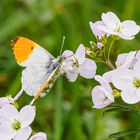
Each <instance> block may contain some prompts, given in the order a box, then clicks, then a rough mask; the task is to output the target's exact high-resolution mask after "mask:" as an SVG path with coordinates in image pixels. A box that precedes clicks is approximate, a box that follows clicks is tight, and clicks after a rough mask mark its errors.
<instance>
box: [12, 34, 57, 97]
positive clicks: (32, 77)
mask: <svg viewBox="0 0 140 140" xmlns="http://www.w3.org/2000/svg"><path fill="white" fill-rule="evenodd" d="M12 47H13V53H14V55H15V58H16V61H17V63H18V64H19V65H21V66H23V67H25V69H24V70H23V72H22V80H21V81H22V89H23V90H24V91H25V92H26V93H27V94H28V95H30V96H34V95H35V94H36V93H37V92H38V91H39V90H40V89H41V88H42V86H43V85H44V83H45V81H46V80H47V78H48V77H49V75H50V71H49V72H48V70H49V67H50V66H51V64H52V60H54V59H55V58H54V57H53V56H52V55H51V54H50V53H49V52H48V51H46V50H45V49H44V48H42V47H41V46H39V45H38V44H36V43H35V42H33V41H32V40H30V39H28V38H25V37H18V38H17V39H16V40H14V41H13V43H12Z"/></svg>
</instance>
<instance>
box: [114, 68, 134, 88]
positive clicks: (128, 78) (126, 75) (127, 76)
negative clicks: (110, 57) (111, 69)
mask: <svg viewBox="0 0 140 140" xmlns="http://www.w3.org/2000/svg"><path fill="white" fill-rule="evenodd" d="M132 78H133V71H132V70H129V69H126V68H121V69H119V70H117V71H115V73H114V74H113V76H112V83H113V85H114V86H115V87H116V88H118V89H120V90H123V89H126V88H128V87H131V86H132Z"/></svg>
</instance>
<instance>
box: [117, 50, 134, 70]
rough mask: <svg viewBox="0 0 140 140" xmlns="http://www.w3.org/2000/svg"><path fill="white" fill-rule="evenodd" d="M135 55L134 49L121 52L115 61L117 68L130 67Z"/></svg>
mask: <svg viewBox="0 0 140 140" xmlns="http://www.w3.org/2000/svg"><path fill="white" fill-rule="evenodd" d="M135 55H136V51H132V52H129V53H122V54H120V55H118V57H117V61H116V62H115V64H116V66H117V68H120V67H124V68H130V67H131V64H132V62H133V60H134V57H135Z"/></svg>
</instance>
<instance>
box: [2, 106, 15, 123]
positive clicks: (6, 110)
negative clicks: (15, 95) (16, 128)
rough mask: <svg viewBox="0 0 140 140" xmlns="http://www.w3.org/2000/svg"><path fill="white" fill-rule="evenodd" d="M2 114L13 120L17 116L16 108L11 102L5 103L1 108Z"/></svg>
mask: <svg viewBox="0 0 140 140" xmlns="http://www.w3.org/2000/svg"><path fill="white" fill-rule="evenodd" d="M2 112H3V116H5V117H6V119H8V120H14V119H16V118H17V116H18V110H17V109H16V108H15V107H14V106H13V105H11V104H8V105H5V106H4V107H3V108H2Z"/></svg>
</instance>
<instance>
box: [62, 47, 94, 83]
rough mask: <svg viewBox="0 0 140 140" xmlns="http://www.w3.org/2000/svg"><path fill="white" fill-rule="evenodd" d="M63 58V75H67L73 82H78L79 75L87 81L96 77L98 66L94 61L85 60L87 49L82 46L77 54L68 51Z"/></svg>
mask: <svg viewBox="0 0 140 140" xmlns="http://www.w3.org/2000/svg"><path fill="white" fill-rule="evenodd" d="M62 56H63V57H64V59H65V60H64V61H63V64H62V69H63V73H65V74H66V76H67V78H68V79H69V80H70V81H71V82H74V81H75V80H76V78H77V77H78V74H80V75H81V76H83V77H85V78H87V79H90V78H93V77H94V76H95V73H96V64H95V62H94V61H93V60H91V59H88V58H85V47H84V46H83V45H82V44H81V45H80V46H79V47H78V49H77V51H76V53H75V54H74V53H73V52H72V51H69V50H66V51H64V53H63V54H62Z"/></svg>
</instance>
